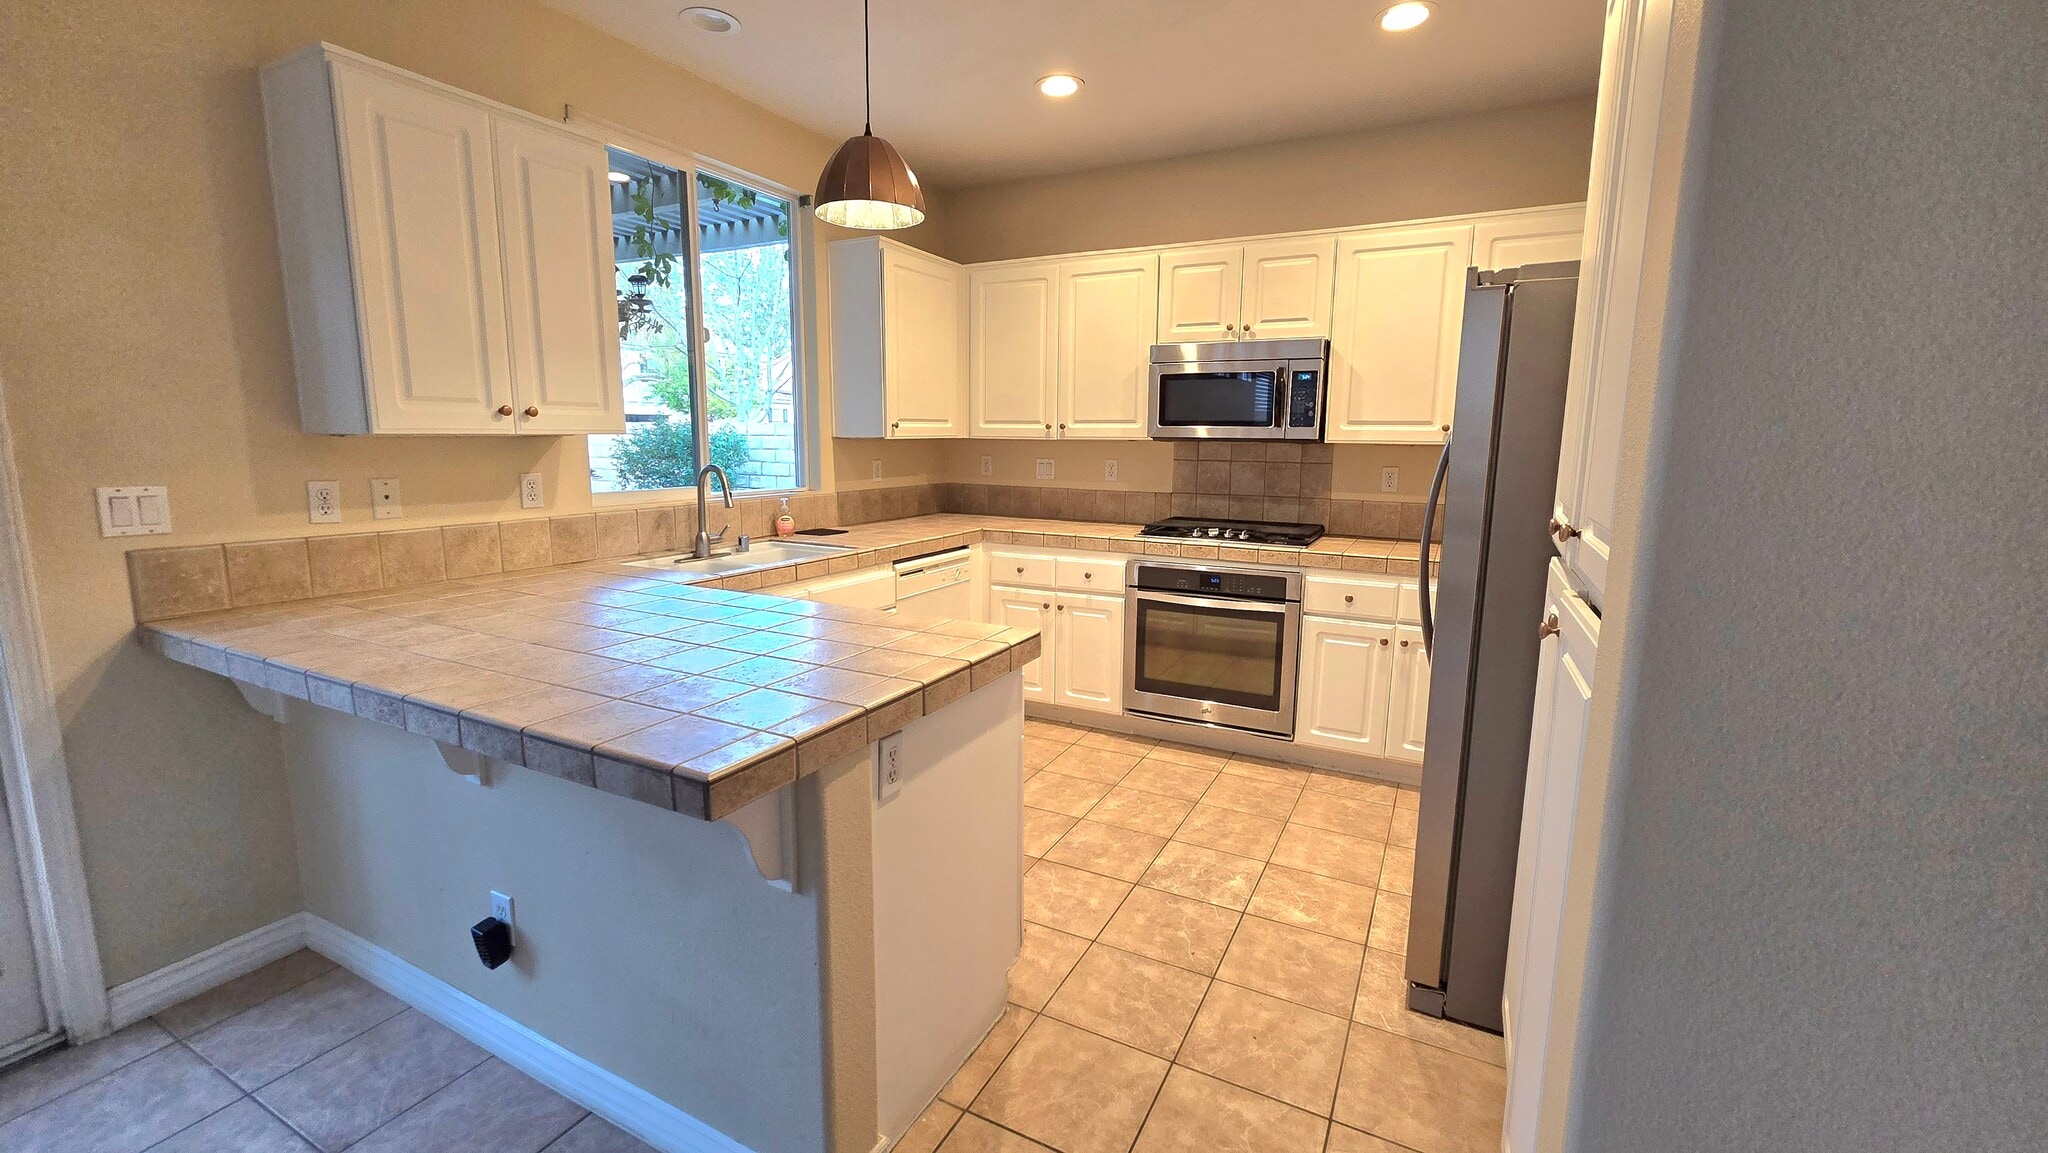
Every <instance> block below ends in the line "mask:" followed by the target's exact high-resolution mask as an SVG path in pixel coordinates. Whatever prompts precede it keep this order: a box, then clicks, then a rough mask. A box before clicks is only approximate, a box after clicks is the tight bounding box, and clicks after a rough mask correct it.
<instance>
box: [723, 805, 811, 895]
mask: <svg viewBox="0 0 2048 1153" xmlns="http://www.w3.org/2000/svg"><path fill="white" fill-rule="evenodd" d="M712 827H714V828H721V829H730V830H732V832H733V833H734V834H736V835H737V836H738V837H739V839H740V842H741V843H742V844H743V845H745V846H746V850H747V855H748V856H750V857H752V858H753V859H754V868H755V870H756V871H758V872H759V873H760V874H761V878H762V879H763V880H765V881H767V882H768V883H769V884H770V885H772V886H774V887H775V888H778V889H781V890H782V891H783V892H785V893H794V892H796V787H795V786H794V785H789V786H784V787H783V788H780V789H777V790H775V791H774V792H772V793H769V794H768V795H767V796H765V797H761V798H760V799H758V800H755V801H751V802H749V803H748V804H746V805H744V806H742V807H741V808H739V809H738V810H736V811H734V812H732V813H729V814H727V815H726V816H725V817H724V818H723V819H722V820H719V821H716V822H713V826H712Z"/></svg>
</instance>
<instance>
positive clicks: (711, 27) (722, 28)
mask: <svg viewBox="0 0 2048 1153" xmlns="http://www.w3.org/2000/svg"><path fill="white" fill-rule="evenodd" d="M679 15H681V16H682V18H683V19H685V20H688V21H689V22H690V26H691V27H693V28H695V29H697V30H698V31H700V32H710V33H713V34H715V35H720V36H723V35H725V34H726V33H728V32H737V31H739V30H740V18H739V17H737V16H735V15H733V14H732V13H730V12H727V11H725V10H723V9H720V8H685V9H683V10H682V12H681V13H679Z"/></svg>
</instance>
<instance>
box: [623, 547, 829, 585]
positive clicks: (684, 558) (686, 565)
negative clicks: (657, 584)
mask: <svg viewBox="0 0 2048 1153" xmlns="http://www.w3.org/2000/svg"><path fill="white" fill-rule="evenodd" d="M848 551H850V550H849V549H848V547H847V546H846V545H839V544H816V543H813V542H811V541H789V540H764V541H757V542H755V543H754V546H753V547H752V548H749V549H748V550H747V551H746V552H732V551H729V550H728V551H725V552H719V553H713V554H712V555H711V556H708V557H704V558H702V559H699V558H697V557H693V556H691V555H690V554H689V553H686V552H679V553H671V554H670V555H668V556H657V557H648V558H647V559H646V560H635V561H627V562H626V563H627V564H629V565H633V566H634V567H636V568H654V569H664V570H667V571H670V572H694V573H705V574H709V575H718V576H722V575H725V574H727V573H736V572H747V571H749V570H752V569H758V568H775V567H777V566H779V565H786V564H802V563H803V562H805V561H812V560H824V559H826V558H828V557H833V556H838V555H839V554H841V553H845V552H848Z"/></svg>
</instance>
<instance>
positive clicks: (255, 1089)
mask: <svg viewBox="0 0 2048 1153" xmlns="http://www.w3.org/2000/svg"><path fill="white" fill-rule="evenodd" d="M337 967H338V966H337ZM343 971H344V972H346V970H343ZM349 975H350V976H351V977H354V976H355V974H353V973H350V974H349ZM356 979H357V980H362V978H360V977H357V978H356ZM367 983H368V982H365V984H367ZM379 991H380V992H381V990H379ZM386 995H387V996H389V994H386ZM392 1000H393V1001H396V1002H397V1003H398V1008H397V1009H396V1010H394V1011H392V1012H391V1013H388V1014H386V1015H385V1016H382V1017H379V1018H378V1019H377V1020H375V1021H373V1022H371V1023H370V1024H368V1025H365V1026H364V1027H363V1028H361V1029H359V1030H357V1031H356V1032H354V1033H351V1034H349V1035H348V1036H346V1037H344V1038H342V1039H341V1040H339V1041H336V1042H335V1043H334V1044H332V1045H329V1046H328V1047H327V1048H325V1049H322V1050H320V1051H319V1052H318V1053H315V1054H313V1055H312V1056H310V1057H308V1058H306V1059H305V1060H303V1061H301V1062H299V1063H298V1064H296V1065H294V1066H292V1067H291V1068H289V1069H286V1070H285V1071H284V1072H282V1073H279V1074H278V1075H277V1076H275V1077H272V1078H270V1079H269V1080H267V1081H265V1082H263V1083H262V1084H261V1085H254V1086H248V1087H244V1086H243V1085H242V1083H241V1082H240V1081H235V1076H234V1074H232V1073H230V1072H228V1071H227V1070H226V1069H221V1067H220V1066H219V1065H216V1064H214V1062H213V1061H212V1059H210V1058H208V1057H207V1056H206V1054H204V1053H200V1052H199V1050H198V1049H192V1051H193V1052H194V1053H198V1054H199V1059H200V1060H202V1061H205V1062H206V1063H207V1064H208V1065H212V1066H213V1067H214V1068H215V1069H219V1070H220V1073H221V1076H223V1077H226V1078H227V1079H228V1080H229V1081H233V1082H234V1085H235V1088H237V1089H242V1090H243V1092H246V1093H248V1094H249V1095H250V1096H252V1097H253V1096H255V1095H256V1094H257V1093H260V1092H262V1091H263V1090H265V1089H268V1088H270V1087H271V1086H272V1085H275V1084H277V1083H278V1082H279V1081H282V1080H284V1079H285V1078H286V1077H289V1076H291V1075H292V1074H294V1073H296V1072H298V1071H299V1070H301V1069H303V1068H305V1067H306V1066H308V1065H311V1064H312V1063H313V1062H315V1061H318V1060H319V1059H320V1058H322V1057H325V1056H327V1055H328V1054H329V1053H332V1052H334V1051H335V1050H336V1049H339V1048H341V1047H342V1046H343V1045H346V1044H348V1043H349V1042H350V1041H353V1040H355V1039H356V1038H358V1037H361V1036H362V1035H363V1034H365V1033H368V1032H369V1031H370V1030H372V1029H375V1028H377V1027H378V1026H379V1025H382V1024H384V1023H386V1022H388V1021H391V1020H394V1019H396V1018H397V1017H399V1016H400V1015H402V1014H403V1013H404V1012H405V1011H406V1010H408V1009H411V1008H412V1006H411V1005H408V1004H406V1003H405V1002H403V1001H399V1000H398V998H396V997H393V998H392ZM252 1008H253V1006H252ZM235 1016H237V1017H239V1016H241V1014H239V1013H237V1014H236V1015H235ZM233 1019H234V1018H232V1017H231V1018H229V1020H233ZM221 1023H222V1024H226V1023H227V1022H226V1021H223V1022H221ZM208 1032H211V1030H208ZM186 1047H187V1048H192V1047H191V1046H190V1045H187V1046H186Z"/></svg>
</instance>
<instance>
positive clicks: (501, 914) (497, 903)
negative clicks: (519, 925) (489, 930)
mask: <svg viewBox="0 0 2048 1153" xmlns="http://www.w3.org/2000/svg"><path fill="white" fill-rule="evenodd" d="M491 916H493V917H496V918H497V919H499V920H500V921H503V922H505V923H506V924H507V925H510V924H511V923H512V898H510V897H508V896H506V895H505V894H503V893H500V892H498V891H497V890H496V889H492V890H491Z"/></svg>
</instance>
